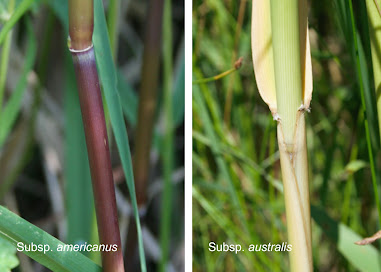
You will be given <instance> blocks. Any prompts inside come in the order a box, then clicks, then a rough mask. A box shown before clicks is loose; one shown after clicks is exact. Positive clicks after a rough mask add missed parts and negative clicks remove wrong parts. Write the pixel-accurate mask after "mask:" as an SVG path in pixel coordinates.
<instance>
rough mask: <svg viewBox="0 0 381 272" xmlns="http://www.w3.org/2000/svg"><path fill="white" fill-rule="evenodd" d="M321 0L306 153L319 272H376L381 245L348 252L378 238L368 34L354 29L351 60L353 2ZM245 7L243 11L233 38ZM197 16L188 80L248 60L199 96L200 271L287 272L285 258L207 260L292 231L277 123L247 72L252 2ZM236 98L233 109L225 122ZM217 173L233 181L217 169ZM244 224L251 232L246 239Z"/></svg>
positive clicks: (313, 21)
mask: <svg viewBox="0 0 381 272" xmlns="http://www.w3.org/2000/svg"><path fill="white" fill-rule="evenodd" d="M323 2H324V3H320V2H313V1H312V2H310V3H309V4H310V6H309V27H310V40H311V51H312V57H313V60H312V66H313V78H314V93H313V98H312V103H311V113H308V114H306V124H307V147H308V156H309V160H310V163H309V167H310V175H309V176H310V192H311V193H310V198H311V203H312V204H313V205H318V207H319V210H318V211H315V209H313V210H312V216H313V219H314V220H313V222H314V223H313V224H312V247H313V259H314V269H315V270H316V271H323V270H325V271H331V270H335V269H337V270H345V271H356V270H362V271H373V270H374V271H376V269H378V267H377V263H376V262H377V261H378V258H379V256H380V253H379V247H378V244H377V243H375V244H374V245H373V246H367V247H361V246H357V245H354V244H353V242H355V241H356V240H357V239H358V240H360V239H361V237H368V236H371V235H373V234H374V233H375V232H376V231H377V230H378V229H379V225H378V216H377V208H376V206H377V205H378V203H377V201H376V199H375V197H374V189H372V188H373V186H372V171H371V168H370V166H371V165H372V162H370V160H369V158H370V157H369V153H368V151H369V150H368V147H367V145H368V144H369V143H370V142H371V143H372V148H375V150H377V141H378V137H377V135H378V134H377V133H378V131H377V129H375V128H377V122H374V121H376V120H377V119H373V120H370V121H369V127H370V126H373V124H376V127H372V128H370V129H371V130H373V129H375V130H373V132H370V133H369V135H370V137H368V140H367V137H366V134H365V130H364V121H365V118H368V117H371V116H369V115H371V114H372V110H371V109H370V110H369V111H368V104H367V103H369V102H370V103H374V101H373V102H372V98H371V97H372V94H371V92H372V91H373V90H372V88H371V86H372V84H371V83H370V81H371V76H372V72H371V69H370V61H369V59H368V56H369V52H368V50H369V48H368V45H367V43H366V37H367V33H364V32H363V31H364V29H365V30H366V31H367V28H366V27H365V28H364V27H362V26H361V23H359V22H357V21H356V23H358V24H360V26H357V25H356V33H357V34H356V35H357V36H358V38H357V41H360V42H361V45H360V46H361V47H359V46H358V47H357V51H356V50H355V49H354V39H353V36H352V33H353V28H352V21H351V20H352V19H351V16H350V15H351V14H350V12H349V9H348V7H349V6H348V2H347V1H345V0H344V1H335V2H334V3H333V2H331V1H323ZM362 4H364V3H361V4H360V3H357V2H356V4H355V7H354V12H355V15H356V14H357V12H358V14H357V16H358V17H356V16H355V18H361V20H359V21H361V22H363V21H364V14H363V13H361V11H362V9H361V7H360V6H361V5H362ZM240 5H243V6H244V7H243V12H242V15H243V20H242V28H241V29H242V30H241V34H240V35H238V34H237V32H236V31H237V29H239V28H240V25H239V20H238V15H239V11H240ZM245 5H246V6H245ZM340 5H341V6H340ZM340 7H341V8H342V10H340ZM193 8H194V10H193V80H198V79H201V78H209V77H212V76H214V75H217V74H220V73H221V72H224V71H227V70H228V69H230V68H232V67H233V64H234V61H235V60H236V59H237V58H238V57H240V56H242V57H243V65H242V68H241V69H240V70H238V71H237V72H235V73H233V74H231V75H229V76H227V77H224V78H222V79H220V80H218V81H214V82H211V83H208V84H204V85H194V86H193V159H192V160H193V214H194V215H193V241H194V243H193V266H194V270H195V271H216V270H221V269H225V270H226V269H230V271H241V270H244V269H246V270H248V271H250V270H253V267H254V268H255V270H256V271H268V270H271V271H285V270H287V269H288V256H287V254H286V253H284V254H283V253H281V254H279V253H277V254H275V253H271V252H267V253H266V254H264V256H263V257H262V258H263V259H261V258H260V255H259V254H257V253H259V252H256V253H255V254H247V253H246V252H242V253H241V254H240V253H239V254H237V255H236V254H231V253H230V252H228V253H224V252H210V251H209V250H208V243H209V242H210V241H214V242H216V243H222V242H226V243H240V244H242V245H246V244H266V243H269V242H271V243H282V242H285V241H287V229H286V222H285V214H284V210H285V209H284V200H283V194H282V190H283V186H282V183H281V181H280V180H281V173H280V167H279V154H278V152H277V143H276V131H275V125H276V124H275V122H274V121H273V120H272V117H271V115H270V113H269V110H268V107H267V106H266V105H265V104H264V103H263V102H262V100H261V99H260V97H259V94H258V90H257V87H256V85H255V79H254V73H253V67H252V60H251V58H252V57H251V51H250V31H251V26H250V20H251V3H250V2H246V3H245V1H239V2H234V3H233V2H231V3H227V2H221V1H215V0H208V1H196V2H194V6H193ZM365 21H366V20H365ZM356 58H358V59H359V60H356ZM356 63H359V64H360V65H359V66H357V65H356ZM359 73H361V78H362V80H363V83H362V84H363V86H362V87H361V88H363V90H364V91H365V92H368V93H369V96H370V98H369V99H368V98H366V97H365V99H364V100H365V102H366V107H367V113H366V115H364V114H363V113H362V104H361V93H360V88H359V84H361V82H360V81H359V80H358V78H359ZM229 90H231V91H232V94H233V95H232V104H231V105H232V110H231V114H230V115H228V116H227V118H226V116H224V108H225V105H226V103H227V102H228V100H227V94H228V92H229ZM373 106H374V105H373ZM369 107H370V106H369ZM375 117H377V115H376V116H375ZM373 118H374V116H373ZM372 133H375V135H376V137H374V136H372V135H371V134H372ZM369 138H370V139H369ZM373 139H375V140H376V142H375V145H374V143H373ZM373 154H374V157H378V156H379V155H378V153H373ZM377 160H378V159H377ZM222 164H223V165H225V166H224V167H225V168H226V171H221V165H222ZM375 165H377V164H375ZM378 165H379V164H378ZM376 174H377V172H376ZM230 181H232V182H231V183H230ZM233 193H235V194H236V196H237V199H238V201H236V200H235V197H234V196H233ZM237 203H238V204H239V205H237ZM323 214H324V216H323ZM328 217H329V218H330V219H329V221H328V219H327V218H328ZM323 219H324V220H323ZM327 222H329V223H330V224H331V225H329V226H334V227H333V228H334V229H336V236H335V237H333V236H332V235H331V234H332V233H331V232H329V231H328V230H327V228H326V227H325V226H326V224H328V223H327ZM245 224H247V225H248V228H249V229H250V233H248V232H245V228H244V227H243V226H244V225H245ZM319 226H320V227H319ZM362 254H365V255H368V256H372V257H370V258H366V257H365V256H363V255H362Z"/></svg>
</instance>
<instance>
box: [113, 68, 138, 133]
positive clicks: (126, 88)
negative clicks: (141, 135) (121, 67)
mask: <svg viewBox="0 0 381 272" xmlns="http://www.w3.org/2000/svg"><path fill="white" fill-rule="evenodd" d="M117 76H118V91H119V96H120V102H121V104H122V109H123V113H124V116H125V117H126V119H127V121H128V123H129V124H130V125H131V126H132V127H135V126H136V120H137V113H138V111H137V110H138V97H137V95H136V93H135V91H134V89H133V88H132V86H131V85H130V84H129V83H128V82H127V81H126V80H125V78H124V77H123V75H122V73H121V72H120V71H118V73H117Z"/></svg>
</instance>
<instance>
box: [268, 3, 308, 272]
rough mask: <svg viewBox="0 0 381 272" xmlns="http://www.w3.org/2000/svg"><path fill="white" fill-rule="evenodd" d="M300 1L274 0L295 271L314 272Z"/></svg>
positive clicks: (283, 160)
mask: <svg viewBox="0 0 381 272" xmlns="http://www.w3.org/2000/svg"><path fill="white" fill-rule="evenodd" d="M299 23H300V22H299V1H298V0H274V1H271V29H272V34H273V35H272V42H273V50H274V73H275V84H276V101H277V110H278V111H277V113H278V115H279V119H278V144H279V151H280V161H281V168H282V178H283V184H284V197H285V202H286V214H287V230H288V237H289V243H290V244H291V245H292V251H291V252H290V264H291V271H312V250H311V223H310V220H311V219H310V204H309V189H308V160H307V148H306V135H305V121H304V108H303V107H302V108H301V105H303V99H302V97H303V90H302V83H303V81H302V76H301V61H300V59H301V58H300V54H301V53H300V38H299V35H300V34H299Z"/></svg>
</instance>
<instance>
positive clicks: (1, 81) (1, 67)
mask: <svg viewBox="0 0 381 272" xmlns="http://www.w3.org/2000/svg"><path fill="white" fill-rule="evenodd" d="M14 7H15V0H10V1H9V4H8V13H9V14H12V13H13V10H14ZM11 41H12V31H9V33H7V35H6V37H5V41H4V45H3V49H2V50H1V60H0V114H1V111H2V107H3V99H4V92H5V80H6V78H7V68H8V61H9V52H10V49H11Z"/></svg>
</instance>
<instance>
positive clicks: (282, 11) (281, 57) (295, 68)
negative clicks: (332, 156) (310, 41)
mask: <svg viewBox="0 0 381 272" xmlns="http://www.w3.org/2000/svg"><path fill="white" fill-rule="evenodd" d="M298 18H299V15H298V1H297V0H274V1H271V29H272V33H273V36H272V38H273V40H272V44H273V50H274V69H275V83H276V99H277V109H278V114H279V117H280V122H281V124H282V128H283V133H284V138H285V140H286V144H287V145H288V148H289V150H292V145H293V139H294V131H295V125H296V112H297V110H298V108H299V107H300V105H301V104H302V84H301V83H302V81H301V72H300V56H299V55H300V45H299V19H298Z"/></svg>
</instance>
